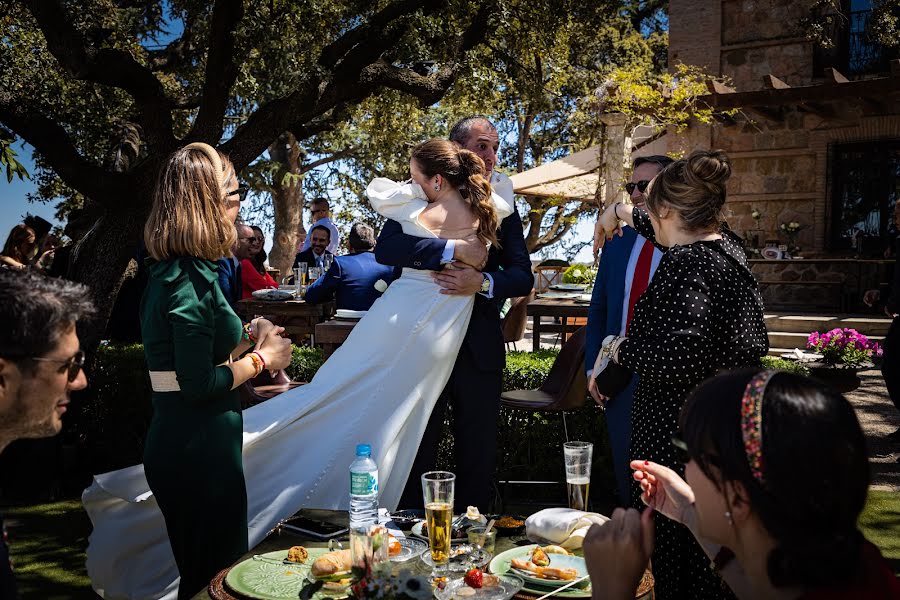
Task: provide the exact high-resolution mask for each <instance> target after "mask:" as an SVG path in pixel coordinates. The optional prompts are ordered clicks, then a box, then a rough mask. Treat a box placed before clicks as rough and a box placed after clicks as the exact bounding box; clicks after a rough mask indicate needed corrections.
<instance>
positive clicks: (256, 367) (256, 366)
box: [247, 352, 265, 377]
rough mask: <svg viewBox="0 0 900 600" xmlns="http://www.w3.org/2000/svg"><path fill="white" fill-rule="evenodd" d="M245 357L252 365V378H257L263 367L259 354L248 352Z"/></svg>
mask: <svg viewBox="0 0 900 600" xmlns="http://www.w3.org/2000/svg"><path fill="white" fill-rule="evenodd" d="M247 356H248V357H249V358H250V362H252V363H253V371H254V374H253V377H257V376H258V375H259V374H260V373H262V372H263V365H264V364H265V363H264V362H263V360H262V358H261V357H260V355H259V352H250V353H249V354H247Z"/></svg>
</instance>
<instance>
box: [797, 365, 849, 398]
mask: <svg viewBox="0 0 900 600" xmlns="http://www.w3.org/2000/svg"><path fill="white" fill-rule="evenodd" d="M858 372H859V369H854V368H848V367H835V366H828V365H820V366H814V365H809V374H810V376H811V377H812V378H813V379H817V380H818V381H820V382H822V383H824V384H825V385H827V386H828V387H830V388H831V389H833V390H835V391H838V392H840V393H842V394H846V393H848V392H852V391H853V390H855V389H857V388H858V387H859V386H860V384H861V383H862V382H861V381H860V379H859V376H858V375H857V373H858Z"/></svg>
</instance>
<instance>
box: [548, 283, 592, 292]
mask: <svg viewBox="0 0 900 600" xmlns="http://www.w3.org/2000/svg"><path fill="white" fill-rule="evenodd" d="M586 287H587V285H585V284H583V283H555V284H553V285H551V286H550V289H551V290H560V291H561V292H583V291H584V289H585V288H586Z"/></svg>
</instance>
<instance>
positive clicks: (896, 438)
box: [886, 429, 900, 442]
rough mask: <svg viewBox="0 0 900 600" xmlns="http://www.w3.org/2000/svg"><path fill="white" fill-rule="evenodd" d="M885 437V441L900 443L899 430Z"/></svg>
mask: <svg viewBox="0 0 900 600" xmlns="http://www.w3.org/2000/svg"><path fill="white" fill-rule="evenodd" d="M886 437H887V439H889V440H891V441H892V442H900V429H898V430H897V431H895V432H894V433H889V434H887V436H886Z"/></svg>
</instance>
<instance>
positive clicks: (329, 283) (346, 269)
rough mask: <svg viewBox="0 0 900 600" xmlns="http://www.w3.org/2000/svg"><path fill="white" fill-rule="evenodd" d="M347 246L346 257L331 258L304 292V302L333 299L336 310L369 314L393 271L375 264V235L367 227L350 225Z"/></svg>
mask: <svg viewBox="0 0 900 600" xmlns="http://www.w3.org/2000/svg"><path fill="white" fill-rule="evenodd" d="M347 243H348V244H349V246H350V254H348V255H346V256H336V257H334V262H333V263H332V264H331V268H330V269H328V272H327V273H325V276H324V277H319V278H318V279H317V280H316V281H315V283H313V284H312V285H311V286H309V289H307V290H306V296H305V300H306V301H307V302H309V303H310V304H321V303H322V302H327V301H328V300H331V299H332V298H335V306H336V307H337V308H339V309H341V308H342V309H346V310H369V309H370V308H371V307H372V304H374V303H375V301H376V300H378V299H379V298H380V297H381V294H382V293H383V292H384V290H385V289H387V286H388V284H390V282H391V281H393V279H394V268H393V267H389V266H387V265H382V264H381V263H379V262H378V261H377V260H375V254H373V252H372V250H374V248H375V231H374V230H373V229H372V228H371V227H369V226H368V225H366V224H365V223H354V224H353V227H351V228H350V237H349V238H348V240H347ZM379 281H380V282H381V284H379V283H378V282H379Z"/></svg>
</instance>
